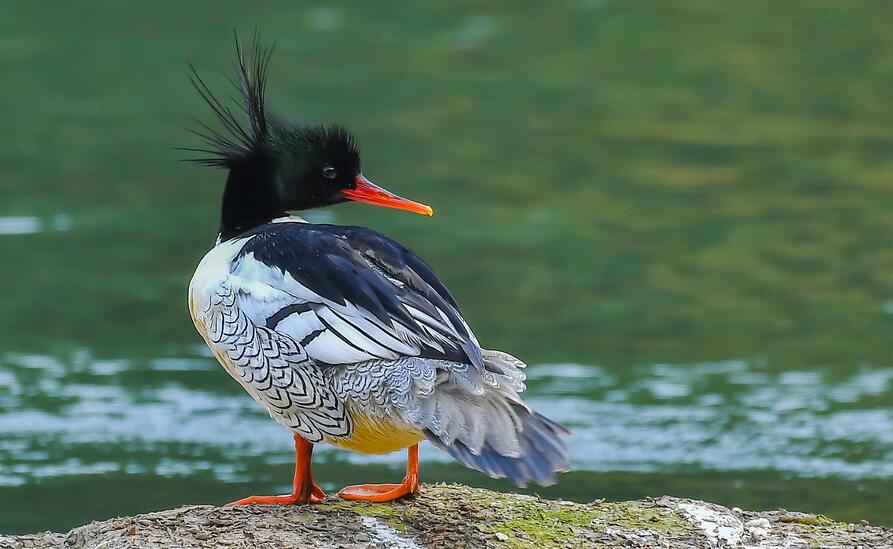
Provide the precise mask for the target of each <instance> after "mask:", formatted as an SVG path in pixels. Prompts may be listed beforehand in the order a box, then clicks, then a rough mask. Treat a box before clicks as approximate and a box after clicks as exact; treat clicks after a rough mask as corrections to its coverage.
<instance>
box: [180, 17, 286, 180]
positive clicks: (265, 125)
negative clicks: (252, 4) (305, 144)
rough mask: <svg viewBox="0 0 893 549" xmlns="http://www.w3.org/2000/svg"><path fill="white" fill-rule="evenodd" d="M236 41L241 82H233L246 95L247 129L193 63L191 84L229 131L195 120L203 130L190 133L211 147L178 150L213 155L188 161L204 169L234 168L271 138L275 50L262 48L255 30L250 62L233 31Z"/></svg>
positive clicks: (259, 150) (237, 63) (244, 97)
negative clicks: (269, 85)
mask: <svg viewBox="0 0 893 549" xmlns="http://www.w3.org/2000/svg"><path fill="white" fill-rule="evenodd" d="M233 38H234V41H235V46H236V63H235V69H236V74H237V75H238V79H239V81H238V82H235V81H233V80H232V79H230V82H231V83H232V84H233V85H234V86H235V87H236V88H237V89H238V90H239V92H240V95H241V96H242V104H241V107H242V110H243V111H244V112H245V114H246V115H247V117H248V126H247V127H246V126H244V125H243V123H242V122H240V121H239V119H238V118H236V115H235V114H234V113H233V111H232V110H231V109H230V108H229V107H228V106H227V105H226V104H225V103H224V102H222V101H221V100H220V99H218V98H217V96H216V95H214V92H212V91H211V89H210V87H208V85H207V83H205V81H204V79H202V77H201V76H199V74H198V71H197V70H196V68H195V67H194V66H193V65H192V63H190V64H189V69H190V71H191V74H190V76H189V80H190V82H191V83H192V85H193V87H194V88H195V89H196V91H198V93H199V95H200V96H201V98H202V99H203V100H204V101H205V103H207V104H208V106H209V107H211V110H212V111H213V113H214V115H215V116H216V117H217V119H218V120H220V122H221V123H222V124H223V128H224V129H225V132H224V131H219V130H215V129H214V128H211V127H210V126H208V125H207V124H205V123H204V122H202V121H201V120H198V119H193V121H194V122H195V123H196V124H197V125H198V126H199V128H200V129H189V131H190V132H192V133H194V134H195V135H197V136H199V137H200V138H202V140H204V142H205V144H206V145H207V148H202V147H178V150H183V151H189V152H199V153H205V154H208V155H210V156H207V157H202V158H189V159H187V160H188V161H189V162H195V163H198V164H202V165H204V166H214V167H221V168H231V167H232V166H233V164H234V163H236V162H238V161H239V160H243V159H245V158H248V157H250V156H252V155H255V154H258V153H259V152H261V148H262V147H263V145H264V143H265V140H266V138H267V136H268V132H269V125H270V123H271V120H270V117H269V115H268V113H267V111H266V101H265V93H266V82H267V68H268V66H269V63H270V57H271V55H272V54H273V48H272V47H270V48H264V47H263V46H261V42H260V34H259V33H258V32H256V31H255V33H254V37H253V39H252V41H251V55H250V58H249V59H248V61H247V62H246V59H245V54H244V51H243V50H242V44H241V42H240V41H239V37H238V35H237V34H236V33H235V31H233Z"/></svg>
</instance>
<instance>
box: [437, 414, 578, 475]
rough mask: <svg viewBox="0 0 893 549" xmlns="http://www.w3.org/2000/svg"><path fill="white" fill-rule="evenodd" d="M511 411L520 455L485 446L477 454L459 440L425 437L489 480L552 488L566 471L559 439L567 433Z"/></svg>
mask: <svg viewBox="0 0 893 549" xmlns="http://www.w3.org/2000/svg"><path fill="white" fill-rule="evenodd" d="M514 411H515V413H516V414H517V415H518V418H519V419H520V425H519V426H518V427H519V428H518V433H517V434H518V443H519V446H520V455H518V456H515V457H513V456H506V455H503V454H500V453H499V452H497V451H496V450H495V449H494V448H493V447H492V446H491V445H490V444H489V443H487V442H485V443H484V445H483V446H482V447H481V448H480V450H479V451H478V452H473V451H472V450H471V449H470V448H469V447H468V446H466V445H465V444H464V443H463V442H461V441H460V440H454V441H452V443H450V444H445V443H444V442H443V441H442V440H441V439H440V437H438V436H436V435H435V434H434V433H433V432H431V431H429V430H426V431H425V435H426V437H427V439H428V440H429V441H431V442H432V443H433V444H434V445H435V446H437V447H438V448H440V449H441V450H444V451H445V452H447V453H449V454H450V455H451V456H453V457H454V458H455V459H456V460H457V461H459V462H460V463H462V464H463V465H465V466H466V467H470V468H472V469H476V470H478V471H480V472H482V473H484V474H485V475H487V476H489V477H492V478H507V479H509V480H510V481H511V482H512V483H514V484H515V485H516V486H519V487H522V488H523V487H525V486H527V483H528V482H535V483H536V484H539V485H540V486H551V485H552V484H555V482H556V473H560V472H564V471H568V470H569V469H570V463H569V460H568V455H567V446H565V444H564V442H563V441H562V440H561V438H560V437H562V436H566V435H569V434H570V433H569V431H568V430H567V429H565V428H564V427H562V426H561V425H559V424H557V423H555V422H554V421H552V420H551V419H549V418H547V417H545V416H543V415H540V414H538V413H536V412H534V411H532V410H528V409H527V408H526V407H523V405H516V406H515V409H514Z"/></svg>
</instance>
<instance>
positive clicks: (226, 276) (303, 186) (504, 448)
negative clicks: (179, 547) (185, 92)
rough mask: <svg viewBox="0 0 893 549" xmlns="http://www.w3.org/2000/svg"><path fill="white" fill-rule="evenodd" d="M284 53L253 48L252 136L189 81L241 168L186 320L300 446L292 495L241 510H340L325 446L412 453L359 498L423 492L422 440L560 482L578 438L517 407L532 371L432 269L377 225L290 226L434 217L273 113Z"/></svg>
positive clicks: (224, 157) (320, 128) (233, 176)
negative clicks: (322, 505) (277, 65)
mask: <svg viewBox="0 0 893 549" xmlns="http://www.w3.org/2000/svg"><path fill="white" fill-rule="evenodd" d="M270 55H271V50H268V49H264V48H263V47H262V46H261V45H260V41H259V39H258V37H257V36H255V38H254V41H253V45H252V54H251V55H250V56H249V57H250V58H249V60H248V61H247V62H246V56H245V55H244V54H243V51H242V48H241V46H240V45H239V41H238V38H237V39H236V69H237V73H238V81H237V82H236V85H237V86H238V87H239V88H240V91H241V96H242V99H243V101H244V105H243V108H244V111H245V114H246V115H247V119H248V123H247V124H245V125H243V124H242V123H240V122H239V120H238V119H237V118H236V116H235V115H234V113H233V112H232V111H231V110H230V108H229V107H228V106H226V105H225V104H224V103H223V102H221V101H220V100H218V99H217V97H216V96H215V95H214V94H213V93H212V92H211V90H210V89H209V87H208V86H207V85H206V83H205V82H204V81H203V80H202V79H201V77H199V76H198V73H197V72H196V71H195V69H194V68H193V69H192V75H191V80H192V83H193V85H194V86H195V88H196V89H197V90H198V92H199V94H200V95H201V96H202V98H203V99H204V101H205V102H207V104H208V105H210V107H211V109H212V110H213V111H214V113H215V115H216V116H217V118H218V119H219V121H220V122H221V123H222V125H223V127H224V128H225V129H224V130H223V131H217V130H214V129H212V128H210V127H209V126H207V125H204V124H202V129H201V130H198V131H196V133H197V134H198V135H200V136H201V137H202V138H203V139H204V141H205V142H206V143H207V145H208V146H207V147H205V148H187V149H186V150H191V151H200V152H203V153H205V154H206V155H207V156H205V157H203V158H198V159H191V160H194V161H196V162H199V163H201V164H205V165H210V166H216V167H221V168H224V169H226V170H228V177H227V181H226V188H225V190H224V192H223V204H222V210H221V214H220V229H219V235H218V237H217V242H216V245H215V246H214V247H213V248H212V249H211V250H210V251H209V252H208V253H207V254H206V255H205V256H204V258H203V259H202V260H201V262H200V263H199V265H198V267H197V268H196V271H195V274H194V275H193V277H192V280H191V282H190V284H189V311H190V313H191V315H192V320H193V322H194V323H195V327H196V328H197V329H198V332H199V333H200V334H201V336H202V337H203V338H204V340H205V343H207V345H208V347H209V348H210V349H211V351H212V352H213V354H214V355H215V356H216V357H217V360H218V361H220V364H221V365H222V366H223V368H224V369H225V370H226V371H227V372H228V373H229V374H230V375H231V376H232V377H233V378H234V379H235V380H236V381H237V382H238V383H239V384H241V385H242V387H243V388H244V389H245V390H246V391H247V392H248V394H250V395H251V396H252V397H253V398H254V399H255V400H256V401H257V402H258V403H259V404H260V405H261V406H263V407H264V408H265V409H266V410H267V411H268V412H269V414H270V416H271V417H272V418H273V419H274V420H275V421H277V422H278V423H280V424H281V425H283V426H285V427H287V428H288V429H290V430H291V431H292V433H293V436H294V442H295V453H296V462H295V474H294V480H293V486H292V487H293V490H292V493H291V494H286V495H281V496H250V497H247V498H243V499H240V500H237V501H234V502H232V503H231V504H230V505H243V504H249V503H265V504H271V503H279V504H303V503H308V502H319V501H322V500H323V499H325V497H326V496H325V493H323V491H322V490H321V489H320V488H319V487H318V486H317V485H316V484H314V482H313V476H312V473H311V466H310V460H311V453H312V451H313V445H314V444H318V443H323V442H324V443H328V444H331V445H334V446H337V447H340V448H345V449H348V450H354V451H357V452H363V453H372V454H381V453H388V452H393V451H396V450H400V449H403V448H408V465H407V470H406V476H405V477H404V479H403V481H402V482H401V483H399V484H363V485H356V486H348V487H346V488H344V489H343V490H341V491H340V492H339V496H340V497H342V498H345V499H353V500H365V501H374V502H383V501H391V500H394V499H397V498H400V497H403V496H406V495H409V494H412V493H415V492H417V491H418V490H419V475H418V444H419V442H421V441H423V440H428V441H430V442H431V443H433V444H434V445H435V446H436V447H438V448H440V449H441V450H444V451H446V452H447V453H449V454H450V455H451V456H452V457H453V458H455V459H456V460H458V461H459V462H460V463H462V464H464V465H465V466H467V467H470V468H472V469H476V470H478V471H481V472H483V473H485V474H486V475H488V476H490V477H493V478H502V477H506V478H508V479H509V480H511V481H512V482H514V483H515V484H516V485H518V486H525V485H526V484H527V483H528V482H531V481H532V482H535V483H537V484H540V485H550V484H553V483H554V482H555V481H556V473H557V472H562V471H567V470H568V454H567V448H566V446H565V444H564V442H563V441H562V440H561V437H562V436H564V435H566V434H568V432H567V431H566V430H565V429H564V428H563V427H561V426H560V425H558V424H557V423H555V422H553V421H551V420H549V419H548V418H546V417H544V416H542V415H540V414H538V413H537V412H535V411H533V410H532V409H531V408H530V407H529V406H527V405H526V404H525V403H524V402H523V401H522V400H521V397H520V396H519V393H521V392H522V391H524V388H525V385H524V374H523V373H522V372H521V368H523V367H524V366H525V365H524V363H523V362H521V361H520V360H518V359H517V358H515V357H513V356H511V355H509V354H506V353H503V352H500V351H492V350H487V349H484V348H482V347H481V346H480V344H479V343H478V340H477V338H476V337H475V336H474V334H473V333H472V331H471V329H470V328H469V326H468V324H467V323H466V322H465V320H464V319H463V318H462V314H461V313H460V311H459V306H458V304H457V303H456V300H455V299H454V298H453V296H452V295H451V294H450V292H449V290H447V288H446V286H444V284H443V283H442V282H441V281H440V280H439V279H438V278H437V275H435V274H434V272H433V271H432V270H431V268H430V267H429V266H428V265H427V264H426V263H425V262H424V261H422V260H421V259H420V258H419V257H418V256H417V255H416V254H414V253H413V252H412V251H410V250H408V249H407V248H405V247H403V246H401V245H400V244H399V243H397V242H395V241H394V240H392V239H390V238H388V237H386V236H384V235H382V234H380V233H378V232H375V231H373V230H370V229H366V228H363V227H352V226H338V225H328V224H313V223H307V222H305V221H304V220H302V219H300V218H297V217H294V216H289V214H288V212H292V211H300V210H307V209H310V208H316V207H320V206H328V205H332V204H338V203H341V202H345V201H348V200H353V201H358V202H365V203H369V204H375V205H378V206H386V207H390V208H397V209H402V210H407V211H410V212H415V213H419V214H425V215H432V214H433V210H432V209H431V208H430V207H429V206H426V205H424V204H420V203H418V202H413V201H411V200H407V199H405V198H401V197H399V196H397V195H394V194H392V193H390V192H388V191H386V190H384V189H382V188H381V187H378V186H377V185H375V184H374V183H372V182H371V181H370V180H369V179H367V178H366V177H365V176H364V175H363V173H362V171H361V169H360V154H359V152H358V149H357V144H356V141H355V139H354V138H353V137H352V136H351V135H350V133H348V132H347V131H346V130H345V129H343V128H341V127H340V126H335V125H300V124H295V123H290V122H287V121H285V120H283V119H281V118H279V117H277V116H274V115H273V114H271V113H270V112H269V111H268V110H267V106H266V102H265V98H264V90H265V86H266V72H267V66H268V63H269V60H270Z"/></svg>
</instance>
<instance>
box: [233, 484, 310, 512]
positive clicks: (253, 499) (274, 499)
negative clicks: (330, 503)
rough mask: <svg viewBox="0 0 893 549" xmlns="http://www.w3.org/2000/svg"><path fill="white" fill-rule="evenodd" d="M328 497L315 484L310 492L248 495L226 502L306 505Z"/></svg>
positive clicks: (237, 503) (234, 503)
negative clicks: (304, 493)
mask: <svg viewBox="0 0 893 549" xmlns="http://www.w3.org/2000/svg"><path fill="white" fill-rule="evenodd" d="M325 499H326V493H325V492H323V491H322V488H320V487H319V486H317V485H316V484H314V485H313V489H312V490H311V491H310V494H307V495H303V494H296V493H293V494H283V495H281V496H248V497H247V498H242V499H237V500H236V501H231V502H229V503H227V504H226V506H227V507H234V506H236V505H251V504H252V503H256V504H259V505H304V504H306V503H322V502H323V501H325Z"/></svg>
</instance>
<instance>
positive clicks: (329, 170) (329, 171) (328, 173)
mask: <svg viewBox="0 0 893 549" xmlns="http://www.w3.org/2000/svg"><path fill="white" fill-rule="evenodd" d="M337 175H338V172H336V171H335V168H333V167H332V166H331V165H329V164H326V165H325V166H323V168H322V176H323V177H325V178H326V179H335V176H337Z"/></svg>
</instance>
